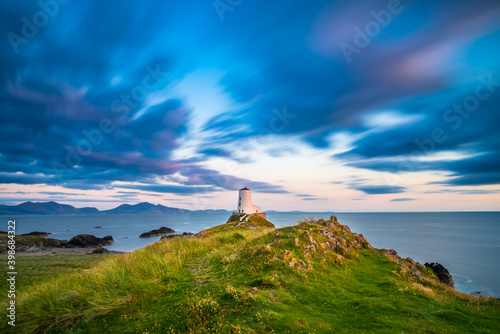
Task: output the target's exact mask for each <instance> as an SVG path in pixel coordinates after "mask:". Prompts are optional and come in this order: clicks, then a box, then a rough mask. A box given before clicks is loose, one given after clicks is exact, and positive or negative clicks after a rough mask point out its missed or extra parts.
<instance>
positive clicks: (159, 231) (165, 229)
mask: <svg viewBox="0 0 500 334" xmlns="http://www.w3.org/2000/svg"><path fill="white" fill-rule="evenodd" d="M171 233H175V231H174V230H172V229H171V228H168V227H165V226H163V227H160V228H159V229H157V230H151V231H149V232H144V233H143V234H141V235H140V236H139V238H151V237H156V236H159V235H165V234H171Z"/></svg>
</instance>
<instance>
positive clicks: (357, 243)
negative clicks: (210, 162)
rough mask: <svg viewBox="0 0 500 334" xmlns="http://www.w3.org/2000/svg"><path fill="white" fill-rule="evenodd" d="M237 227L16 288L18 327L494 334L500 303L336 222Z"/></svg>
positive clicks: (81, 330)
mask: <svg viewBox="0 0 500 334" xmlns="http://www.w3.org/2000/svg"><path fill="white" fill-rule="evenodd" d="M261 223H262V224H263V225H267V223H265V222H261ZM238 224H239V223H238V222H236V221H232V222H231V221H230V222H228V223H226V224H223V225H221V226H218V227H216V228H212V229H209V230H207V231H206V232H205V233H200V234H199V236H198V237H194V238H172V239H168V240H163V241H161V242H158V243H155V244H153V245H150V246H148V247H146V248H144V249H140V250H138V251H135V252H133V253H128V254H124V255H120V256H112V257H107V258H104V259H103V258H102V257H101V258H99V261H98V263H96V264H95V266H94V267H92V268H90V269H86V270H85V271H82V272H79V273H74V272H73V273H65V274H61V275H60V277H59V278H57V279H52V280H50V281H48V280H43V279H42V280H41V282H39V283H30V284H29V285H27V286H25V288H24V289H22V291H19V295H18V302H19V305H18V310H17V312H18V313H17V315H18V320H17V324H16V332H17V333H45V332H49V333H60V332H70V333H333V332H341V333H357V332H378V333H401V332H405V333H418V332H429V333H444V332H446V333H467V332H470V333H476V332H481V333H495V332H498V330H499V323H500V302H499V299H497V298H487V297H474V296H472V295H468V294H463V293H459V292H457V291H455V290H453V289H452V288H449V287H447V286H444V285H442V284H441V283H439V282H438V280H437V278H436V276H435V275H434V273H433V272H432V271H431V270H430V269H427V268H425V267H424V266H422V265H419V264H416V263H414V262H413V261H411V259H401V258H399V257H398V256H397V255H396V254H395V253H394V252H388V251H385V250H377V249H374V248H372V247H371V246H370V244H369V243H368V242H367V241H366V239H365V238H364V237H363V236H361V235H358V234H355V233H351V231H350V230H349V228H348V227H346V226H343V225H341V224H339V223H338V222H337V221H336V218H335V217H332V218H331V219H330V220H326V221H325V220H319V221H303V222H301V223H299V224H297V225H296V226H291V227H286V228H280V229H276V228H273V227H261V228H255V227H254V226H253V224H250V225H252V226H236V225H238ZM2 306H6V304H5V302H4V304H3V305H2ZM1 329H4V330H5V329H7V327H6V321H4V322H2V323H1V324H0V330H1Z"/></svg>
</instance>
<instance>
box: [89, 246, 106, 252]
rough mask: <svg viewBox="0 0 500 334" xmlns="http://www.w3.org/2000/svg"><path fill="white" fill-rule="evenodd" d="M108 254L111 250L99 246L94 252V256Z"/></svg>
mask: <svg viewBox="0 0 500 334" xmlns="http://www.w3.org/2000/svg"><path fill="white" fill-rule="evenodd" d="M107 253H109V250H107V249H106V248H104V247H102V246H97V248H96V249H94V250H93V251H92V254H107Z"/></svg>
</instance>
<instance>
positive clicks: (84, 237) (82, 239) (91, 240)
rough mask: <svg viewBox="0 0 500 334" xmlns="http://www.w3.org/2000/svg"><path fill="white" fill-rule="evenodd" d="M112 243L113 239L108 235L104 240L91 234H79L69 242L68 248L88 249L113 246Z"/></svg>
mask: <svg viewBox="0 0 500 334" xmlns="http://www.w3.org/2000/svg"><path fill="white" fill-rule="evenodd" d="M112 242H113V237H112V236H110V235H107V236H105V237H104V238H98V237H96V236H94V235H91V234H79V235H77V236H74V237H73V238H71V240H70V241H69V242H68V245H67V247H71V248H77V247H82V248H87V247H96V246H104V245H111V243H112Z"/></svg>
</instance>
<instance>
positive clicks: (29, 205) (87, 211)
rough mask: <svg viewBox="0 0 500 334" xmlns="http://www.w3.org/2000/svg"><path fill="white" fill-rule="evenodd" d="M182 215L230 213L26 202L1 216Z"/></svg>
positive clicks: (148, 205)
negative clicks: (102, 207) (107, 208)
mask: <svg viewBox="0 0 500 334" xmlns="http://www.w3.org/2000/svg"><path fill="white" fill-rule="evenodd" d="M180 213H202V214H215V213H229V211H227V210H184V209H178V208H171V207H168V206H164V205H161V204H158V205H154V204H151V203H147V202H143V203H139V204H135V205H130V204H122V205H120V206H118V207H116V208H114V209H111V210H104V211H99V210H98V209H96V208H75V207H74V206H72V205H68V204H59V203H56V202H35V203H34V202H25V203H22V204H19V205H13V206H10V205H0V215H99V214H102V215H138V214H150V215H161V214H180Z"/></svg>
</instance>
